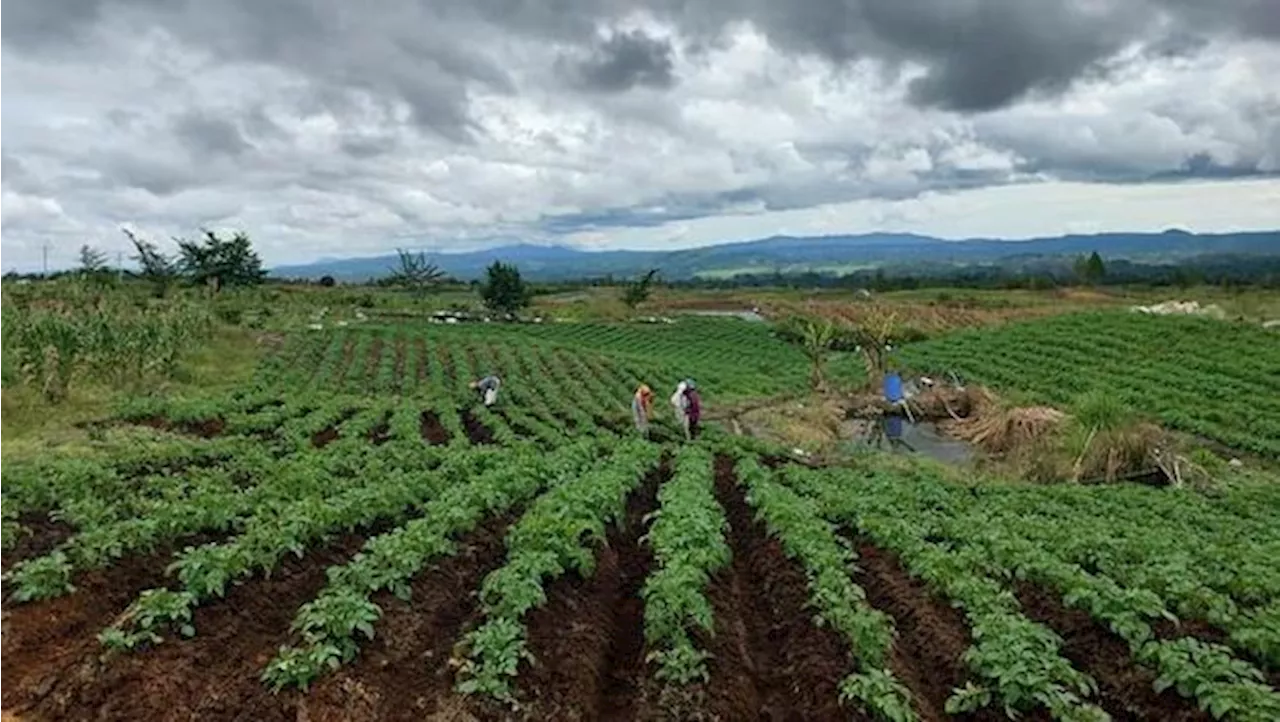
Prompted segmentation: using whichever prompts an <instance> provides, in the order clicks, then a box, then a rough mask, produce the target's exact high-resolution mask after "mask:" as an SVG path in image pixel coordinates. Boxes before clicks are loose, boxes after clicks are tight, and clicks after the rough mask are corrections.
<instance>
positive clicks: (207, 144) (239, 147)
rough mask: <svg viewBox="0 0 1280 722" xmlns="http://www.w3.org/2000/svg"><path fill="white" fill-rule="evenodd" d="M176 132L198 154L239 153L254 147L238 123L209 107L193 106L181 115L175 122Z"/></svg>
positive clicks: (198, 155) (174, 129)
mask: <svg viewBox="0 0 1280 722" xmlns="http://www.w3.org/2000/svg"><path fill="white" fill-rule="evenodd" d="M173 133H174V135H175V136H176V137H177V138H178V140H180V141H181V142H182V143H183V144H184V145H185V146H186V147H187V149H188V150H189V151H191V152H192V154H193V155H194V156H197V157H204V156H208V155H230V156H236V155H240V154H241V153H244V152H245V151H247V150H249V148H250V145H249V143H248V141H246V140H245V139H244V136H243V135H241V134H240V129H239V128H237V127H236V125H235V123H232V122H231V121H230V120H228V119H226V118H220V117H217V116H215V115H210V114H209V113H208V112H207V111H197V110H191V111H187V112H185V113H183V114H182V115H180V116H178V117H177V118H176V119H175V120H174V122H173Z"/></svg>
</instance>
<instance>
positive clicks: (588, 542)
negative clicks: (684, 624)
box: [458, 440, 658, 699]
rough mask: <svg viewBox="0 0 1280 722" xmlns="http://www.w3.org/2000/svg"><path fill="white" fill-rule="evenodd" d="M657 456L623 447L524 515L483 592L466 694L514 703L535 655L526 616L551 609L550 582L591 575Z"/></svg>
mask: <svg viewBox="0 0 1280 722" xmlns="http://www.w3.org/2000/svg"><path fill="white" fill-rule="evenodd" d="M657 457H658V449H657V447H655V446H652V445H650V444H648V443H646V442H644V441H641V440H632V441H628V442H624V443H623V444H622V445H621V446H620V447H619V448H618V449H617V450H616V451H615V452H614V454H613V456H612V457H610V459H609V460H608V462H607V465H605V466H604V467H603V468H600V469H599V470H597V471H593V472H591V473H588V474H584V475H582V476H580V477H578V478H576V479H573V480H571V481H568V482H565V483H563V484H560V485H559V486H556V487H555V488H553V489H551V490H550V491H548V492H547V493H545V494H543V495H542V496H540V497H538V500H537V501H536V502H534V504H533V505H532V506H531V507H530V508H529V510H528V511H527V512H525V514H524V516H522V517H521V518H520V521H519V522H518V523H517V524H516V525H515V526H514V527H513V528H512V529H511V531H510V532H509V533H508V535H507V549H508V554H507V563H506V564H505V565H504V566H503V567H501V568H500V569H498V570H496V571H494V572H492V573H491V574H489V575H488V576H487V577H485V580H484V583H483V584H482V586H481V587H480V600H481V604H482V605H483V608H484V614H485V623H484V624H483V625H481V626H480V627H479V628H478V629H476V630H475V631H473V632H471V633H469V634H468V635H467V637H466V643H467V645H468V647H469V649H470V654H469V657H468V659H467V660H466V661H465V662H464V664H463V666H462V669H461V670H460V672H459V677H458V679H459V682H458V690H459V691H460V692H462V693H463V694H475V693H482V694H486V695H490V696H493V697H497V698H499V699H509V698H510V696H511V679H512V678H513V677H515V675H516V672H517V668H518V666H519V661H520V660H521V659H525V658H528V656H529V653H528V651H527V650H526V648H525V647H526V640H525V628H524V624H523V618H524V615H525V614H527V613H528V612H529V611H530V610H532V609H534V608H536V607H539V606H542V605H543V604H544V603H546V600H547V597H546V592H545V591H544V588H543V587H544V585H545V584H546V583H547V582H549V581H551V580H553V579H556V578H557V577H560V576H561V575H563V574H566V573H569V572H577V573H578V574H579V575H580V576H581V577H582V578H584V579H586V578H589V577H590V576H591V575H592V573H593V572H594V566H595V550H596V547H598V546H600V545H601V544H603V543H604V542H605V532H606V529H607V527H608V526H609V525H610V524H615V523H618V521H619V520H620V519H621V518H622V515H623V513H624V512H625V510H626V500H627V494H628V493H630V492H631V491H632V490H633V489H634V488H635V487H636V485H637V483H638V481H639V478H640V477H639V471H640V470H642V469H645V468H647V467H650V466H652V465H653V464H654V463H656V462H657Z"/></svg>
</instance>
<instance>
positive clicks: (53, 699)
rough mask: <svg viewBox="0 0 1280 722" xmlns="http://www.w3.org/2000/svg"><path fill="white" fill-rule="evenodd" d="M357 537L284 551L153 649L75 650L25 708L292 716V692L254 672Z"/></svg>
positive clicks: (69, 714) (82, 713)
mask: <svg viewBox="0 0 1280 722" xmlns="http://www.w3.org/2000/svg"><path fill="white" fill-rule="evenodd" d="M363 541H364V540H363V538H362V537H358V536H348V537H345V538H343V539H341V540H339V541H338V542H337V543H335V544H334V545H332V546H331V547H329V548H328V549H326V550H324V551H318V552H315V553H312V554H310V555H308V556H306V557H304V558H303V559H297V558H296V557H293V556H289V557H287V558H286V559H285V561H284V563H282V564H281V565H280V567H278V568H277V569H275V570H273V573H272V574H271V576H270V577H268V578H255V579H252V580H250V581H248V582H246V583H244V584H241V585H239V586H235V587H232V589H231V590H230V593H229V594H228V596H227V599H226V600H225V601H220V602H216V603H212V604H208V605H205V606H203V607H200V608H198V609H197V610H196V613H195V619H194V623H195V627H196V630H197V634H196V636H195V637H192V638H191V639H181V638H178V639H170V640H167V641H166V642H164V643H163V644H160V645H158V646H157V647H155V648H154V649H147V650H142V651H138V652H135V653H132V654H122V655H113V656H110V657H103V658H98V657H91V658H88V659H84V660H82V661H81V663H80V664H79V665H78V668H77V669H75V670H74V671H73V673H72V674H70V675H68V676H67V678H65V679H64V681H63V682H62V683H61V684H60V685H58V686H57V687H56V688H55V689H54V690H53V693H52V694H49V695H48V696H46V697H44V698H43V699H42V700H40V702H39V704H38V706H36V708H35V709H34V710H33V712H34V714H33V715H32V717H33V718H36V719H41V720H44V719H73V720H80V719H95V720H122V721H124V720H130V721H132V720H192V719H199V720H221V719H226V720H230V719H237V720H239V719H243V720H249V719H252V720H294V719H296V714H295V710H294V708H295V706H296V695H295V694H291V693H284V694H280V695H273V694H271V692H270V691H269V690H268V688H267V687H266V686H265V685H264V684H263V683H262V681H261V679H260V677H259V675H260V674H261V672H262V668H263V666H264V665H265V664H266V663H267V662H268V661H269V660H270V659H271V657H272V656H273V655H274V654H275V652H276V650H277V648H278V647H279V646H280V644H282V643H284V642H285V641H286V640H287V638H288V630H289V623H290V622H291V621H292V619H293V617H294V615H295V614H296V612H297V610H298V607H299V606H300V605H302V604H303V603H305V602H307V601H308V600H310V599H312V598H314V597H315V595H316V594H317V593H318V592H319V591H320V589H321V588H322V587H323V586H324V583H325V570H326V569H327V568H328V567H330V566H332V565H334V564H341V563H343V562H344V561H346V560H347V559H348V558H350V556H351V555H352V554H353V553H354V552H355V551H356V550H358V549H359V548H360V545H361V544H362V543H363ZM91 631H92V630H91ZM90 639H92V634H90Z"/></svg>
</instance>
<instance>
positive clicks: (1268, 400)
mask: <svg viewBox="0 0 1280 722" xmlns="http://www.w3.org/2000/svg"><path fill="white" fill-rule="evenodd" d="M901 356H902V359H903V361H904V363H905V364H906V365H908V366H911V367H913V368H916V369H919V370H923V371H928V372H935V373H936V372H943V371H954V372H956V373H958V374H960V375H961V376H963V377H965V378H967V379H969V380H972V381H976V382H982V383H987V384H991V385H993V386H995V387H997V388H1000V389H1017V390H1022V391H1026V392H1030V393H1031V394H1033V395H1034V396H1035V397H1037V398H1039V399H1041V400H1043V401H1046V402H1049V403H1065V402H1069V401H1070V400H1071V399H1072V398H1073V397H1075V396H1077V395H1079V394H1081V393H1086V392H1091V391H1101V392H1105V393H1106V394H1108V395H1113V396H1115V397H1117V398H1119V399H1121V400H1122V401H1124V402H1125V403H1127V404H1129V405H1130V406H1132V407H1133V408H1135V409H1138V410H1141V411H1143V412H1146V413H1149V414H1151V415H1153V416H1155V417H1156V418H1157V419H1158V420H1159V421H1160V422H1161V423H1162V424H1164V425H1165V426H1168V427H1170V428H1174V429H1179V430H1182V431H1186V432H1189V433H1192V434H1197V435H1199V436H1202V437H1205V438H1208V439H1211V440H1213V441H1217V442H1220V443H1222V444H1226V445H1227V446H1229V447H1232V448H1236V449H1243V450H1246V451H1251V452H1254V453H1256V454H1260V455H1265V456H1270V457H1280V340H1277V336H1276V334H1275V333H1274V332H1269V331H1266V330H1264V329H1262V328H1261V327H1259V326H1256V325H1250V324H1231V323H1223V322H1220V321H1214V320H1210V319H1202V318H1189V317H1151V316H1145V315H1140V314H1134V313H1085V314H1071V315H1065V316H1059V317H1056V318H1052V319H1045V320H1041V321H1036V322H1034V323H1022V324H1016V325H1010V326H1005V327H1002V328H998V329H984V330H973V331H964V332H959V333H955V334H952V335H948V336H945V337H942V338H939V339H936V340H933V341H928V342H924V343H920V344H913V345H909V346H906V347H904V348H903V349H902V352H901Z"/></svg>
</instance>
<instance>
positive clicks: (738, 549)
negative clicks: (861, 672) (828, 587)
mask: <svg viewBox="0 0 1280 722" xmlns="http://www.w3.org/2000/svg"><path fill="white" fill-rule="evenodd" d="M715 464H716V468H715V473H716V496H717V498H718V499H719V501H720V503H721V505H722V506H723V507H724V509H725V513H726V514H727V516H728V519H729V525H730V534H729V541H730V545H731V547H732V550H733V563H732V565H731V567H730V568H729V569H727V570H725V571H724V572H722V573H721V574H720V575H719V576H718V577H717V578H716V579H714V580H713V581H712V583H711V586H710V589H709V590H708V597H709V598H710V600H711V603H712V606H713V607H714V609H715V617H716V632H715V634H714V636H711V637H710V638H704V639H703V640H702V641H703V642H704V643H705V644H706V646H707V650H708V651H709V652H710V653H711V655H712V656H711V659H710V662H709V666H710V681H709V682H708V684H707V685H706V700H705V704H706V706H707V710H706V711H707V712H709V713H710V715H711V716H713V717H719V718H720V719H724V720H744V721H745V720H770V721H773V720H796V721H797V722H799V721H800V720H806V721H813V720H850V719H854V720H857V719H864V717H863V716H862V715H860V714H859V713H858V712H857V711H856V710H852V709H847V708H842V707H841V706H840V703H839V693H838V691H837V687H836V685H837V684H838V683H839V681H840V679H841V678H843V677H844V676H845V675H846V674H848V672H849V671H850V659H849V655H848V652H847V648H846V647H845V645H844V642H843V641H842V640H841V639H840V637H839V636H838V635H837V634H836V633H835V632H834V631H832V630H831V629H829V628H819V627H817V626H815V625H814V624H813V622H812V621H811V620H812V618H813V610H812V608H811V607H808V606H807V601H808V596H809V592H808V588H807V584H806V580H805V575H804V573H803V571H802V570H801V568H800V567H799V565H797V564H796V563H795V562H793V561H791V560H790V559H788V558H787V557H786V556H785V555H784V554H783V552H782V547H781V546H780V545H779V544H778V542H777V541H776V540H774V539H772V538H770V537H768V536H767V535H766V533H765V528H764V526H763V525H762V524H760V523H759V522H756V521H754V520H753V515H752V511H751V509H750V508H749V507H748V506H747V504H746V500H745V499H744V497H743V494H742V490H741V489H740V488H739V487H738V486H737V484H736V483H735V477H734V473H733V462H732V460H731V459H729V458H728V457H723V456H721V457H717V459H716V462H715Z"/></svg>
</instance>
